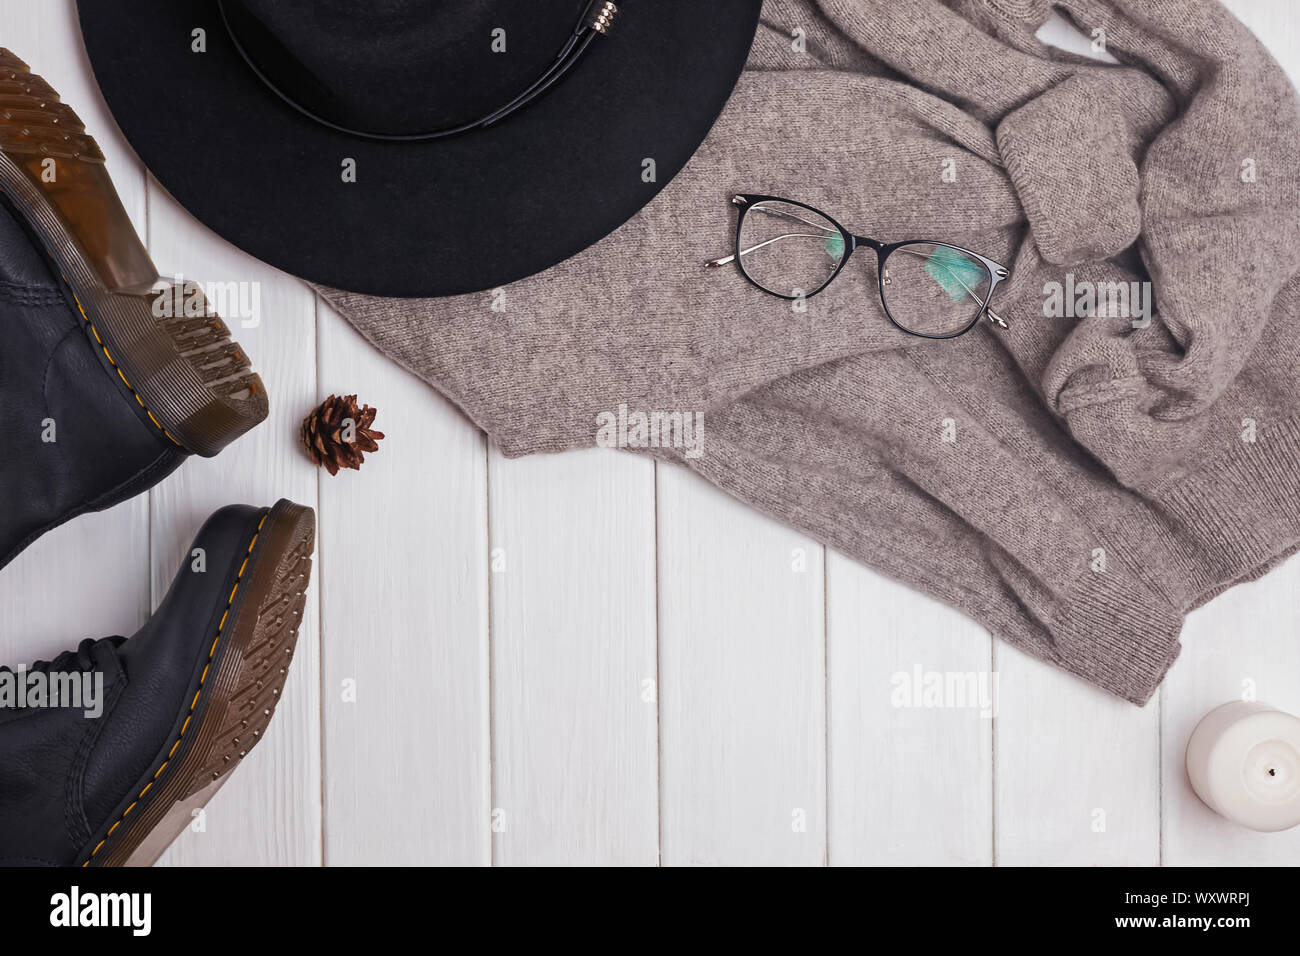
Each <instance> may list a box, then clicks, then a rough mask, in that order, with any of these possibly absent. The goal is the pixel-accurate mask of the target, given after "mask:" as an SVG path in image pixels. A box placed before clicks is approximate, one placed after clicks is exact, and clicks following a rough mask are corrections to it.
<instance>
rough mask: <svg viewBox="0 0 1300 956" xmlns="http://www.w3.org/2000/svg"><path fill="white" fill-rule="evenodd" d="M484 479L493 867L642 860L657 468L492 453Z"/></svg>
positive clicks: (648, 819)
mask: <svg viewBox="0 0 1300 956" xmlns="http://www.w3.org/2000/svg"><path fill="white" fill-rule="evenodd" d="M488 484H489V488H490V498H489V500H490V545H491V557H490V561H491V562H492V567H493V569H494V570H493V572H492V574H491V579H490V580H491V604H492V737H493V768H494V770H493V773H494V781H493V789H494V794H493V808H494V820H493V828H494V833H493V845H494V857H495V861H496V862H497V863H499V864H504V865H518V864H528V865H563V864H602V865H608V864H619V865H653V864H655V863H656V862H657V861H658V848H657V835H658V825H657V814H656V794H657V759H656V716H657V715H656V703H655V699H654V694H653V684H647V683H646V682H647V681H651V682H653V681H654V679H655V605H654V601H655V567H654V464H653V462H650V461H648V460H644V459H640V458H635V457H633V456H631V455H627V454H622V453H618V452H613V451H606V450H595V449H593V450H589V451H581V452H570V453H566V454H564V455H545V456H533V457H530V458H523V459H519V460H514V461H509V460H506V459H505V458H503V457H502V456H501V455H500V454H499V453H498V452H497V451H496V450H493V452H492V455H491V459H490V464H489V479H488ZM648 691H649V692H648Z"/></svg>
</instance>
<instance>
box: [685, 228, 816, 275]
mask: <svg viewBox="0 0 1300 956" xmlns="http://www.w3.org/2000/svg"><path fill="white" fill-rule="evenodd" d="M827 235H830V236H835V235H837V233H827V234H824V235H820V236H811V235H809V234H808V233H806V232H791V233H787V234H786V235H784V236H777V237H776V238H775V239H769V240H767V242H760V243H759V244H758V245H756V246H750V247H749V248H748V249H741V250H740V254H741V256H742V257H743V256H747V255H749V254H750V253H751V252H757V251H758V250H759V249H762V248H763V247H764V246H770V245H771V244H772V243H774V242H780V241H781V240H782V239H823V240H824V239H825V238H826V236H827ZM735 261H736V256H735V254H734V253H733V254H732V255H729V256H727V257H725V258H723V259H712V260H710V261H708V262H706V263H704V268H706V269H717V268H718V267H720V266H725V265H726V264H727V263H728V262H735Z"/></svg>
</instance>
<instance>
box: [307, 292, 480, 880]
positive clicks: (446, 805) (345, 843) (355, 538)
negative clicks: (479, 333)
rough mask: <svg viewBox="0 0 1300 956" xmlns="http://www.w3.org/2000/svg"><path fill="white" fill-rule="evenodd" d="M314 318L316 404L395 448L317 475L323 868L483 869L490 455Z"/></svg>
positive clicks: (458, 423) (360, 346)
mask: <svg viewBox="0 0 1300 956" xmlns="http://www.w3.org/2000/svg"><path fill="white" fill-rule="evenodd" d="M319 307H320V324H319V346H318V349H319V353H320V388H319V392H320V397H321V398H322V399H323V398H324V397H325V396H326V395H329V394H330V393H335V394H352V393H356V394H358V395H359V400H360V401H361V402H363V403H366V404H370V405H372V406H373V407H375V408H377V409H378V410H379V414H378V416H377V419H376V422H375V427H376V428H378V429H379V430H380V431H382V432H383V433H384V434H385V436H387V437H385V439H384V440H383V441H382V442H381V443H380V450H379V452H378V453H376V454H373V455H369V456H368V457H367V458H366V461H365V463H364V465H363V466H362V470H361V471H359V472H352V471H343V472H340V473H339V474H338V475H337V476H334V477H330V475H329V474H328V473H326V472H321V476H320V477H321V512H322V515H323V521H322V528H321V552H322V555H323V561H322V567H321V570H320V582H321V592H320V593H321V598H322V617H323V620H324V630H323V633H322V642H323V666H324V681H323V684H322V687H323V692H324V699H323V705H324V722H325V726H324V741H325V862H326V863H327V864H328V865H372V866H373V865H389V866H393V865H411V866H414V865H429V864H434V865H458V866H460V865H482V864H487V863H490V862H491V830H490V820H489V809H490V796H491V795H490V786H491V779H490V778H491V768H490V766H489V756H490V730H489V714H488V603H487V601H488V598H487V581H488V577H487V569H488V554H487V551H488V549H487V443H486V440H485V438H484V435H483V433H482V432H480V431H479V430H478V429H477V428H475V427H474V426H473V425H472V424H471V423H470V422H469V420H468V419H466V418H465V417H464V416H463V415H462V414H461V413H460V412H459V411H457V410H456V409H455V408H454V407H453V406H452V405H451V404H449V403H448V402H446V401H444V400H443V399H442V398H440V397H439V396H438V395H437V393H435V392H434V390H433V389H431V388H430V387H429V386H428V385H426V384H425V383H424V382H422V381H420V380H419V379H417V378H416V377H415V376H414V375H411V374H410V373H408V372H406V371H403V370H402V369H399V368H396V367H395V366H394V365H393V363H392V362H391V361H390V360H388V359H387V358H385V357H384V356H383V355H381V354H380V353H379V352H378V351H376V350H375V349H374V348H373V347H372V346H371V345H370V344H369V343H367V342H366V341H365V340H364V339H363V338H362V337H361V336H360V335H359V334H358V333H357V332H356V331H355V330H354V329H353V328H352V327H351V326H350V325H348V324H347V323H346V322H345V321H344V320H343V319H342V318H341V317H340V316H339V315H338V314H337V313H336V312H334V311H333V310H332V309H331V308H330V307H329V306H328V305H327V304H325V302H324V301H323V300H322V301H321V302H320V304H319Z"/></svg>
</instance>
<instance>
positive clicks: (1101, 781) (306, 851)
mask: <svg viewBox="0 0 1300 956" xmlns="http://www.w3.org/2000/svg"><path fill="white" fill-rule="evenodd" d="M1230 6H1231V7H1232V8H1233V9H1234V10H1235V11H1236V12H1237V14H1238V15H1239V16H1241V17H1243V18H1244V19H1246V20H1247V21H1248V22H1249V23H1250V24H1251V25H1252V27H1253V28H1254V29H1255V30H1256V31H1257V32H1258V33H1259V35H1260V36H1261V37H1263V39H1264V41H1265V42H1266V43H1267V44H1268V45H1269V46H1270V47H1271V48H1272V50H1273V51H1274V53H1275V55H1277V56H1278V57H1279V58H1280V59H1282V61H1283V62H1284V64H1285V65H1286V66H1287V67H1288V69H1289V70H1290V71H1291V74H1292V76H1293V77H1295V78H1300V21H1298V19H1297V18H1300V10H1296V9H1295V7H1296V4H1295V3H1294V2H1293V0H1233V2H1231V4H1230ZM0 46H7V47H9V48H10V49H12V50H14V51H15V52H16V53H17V54H18V55H19V56H21V57H23V58H24V59H26V60H27V61H28V62H29V63H31V64H32V66H33V68H34V69H35V70H36V71H37V72H39V73H41V74H43V75H44V76H46V78H47V79H49V81H50V82H51V83H52V84H53V85H54V86H55V88H56V89H58V90H59V91H60V92H61V93H62V94H63V97H64V99H65V100H67V101H69V102H70V103H72V104H73V105H74V107H75V108H76V109H77V111H78V112H79V113H80V114H81V116H82V118H83V119H84V120H85V121H86V122H87V124H88V125H89V126H90V127H91V130H92V132H93V133H94V134H95V135H96V137H97V138H98V139H99V142H100V144H101V145H102V146H103V147H104V150H105V152H106V153H108V154H109V165H110V169H111V171H112V173H113V175H114V178H115V180H116V182H117V184H118V188H119V190H120V192H121V193H122V196H123V200H124V202H125V204H126V206H127V208H128V209H129V210H130V211H131V212H132V214H133V215H134V217H135V220H136V222H137V224H138V227H139V230H140V232H141V234H142V235H144V236H145V237H147V241H148V245H149V248H150V250H151V251H152V254H153V256H154V259H155V261H156V262H157V264H158V266H159V268H160V270H161V271H162V272H163V273H164V274H174V273H182V274H184V275H185V276H187V277H192V278H198V279H202V280H221V281H231V280H253V281H259V282H260V283H261V293H262V315H263V321H262V323H261V325H260V327H258V328H255V329H241V330H237V332H236V336H237V338H238V339H239V341H240V342H241V343H242V344H243V345H244V346H245V347H246V348H247V350H248V352H249V354H250V355H251V356H252V357H253V360H254V363H255V365H256V367H257V368H258V370H259V371H260V372H261V374H262V376H263V378H264V379H265V381H266V383H267V385H268V386H269V388H270V390H271V396H272V414H271V418H270V420H269V421H268V422H266V423H265V424H264V425H263V426H261V427H260V428H258V429H257V430H256V431H255V432H253V433H252V434H250V435H249V436H247V437H245V438H244V439H243V440H241V441H240V442H239V443H238V444H236V445H235V446H234V447H233V448H231V449H229V450H228V451H227V452H226V453H225V454H223V455H222V456H221V457H220V458H218V459H216V460H213V461H203V460H195V461H191V462H190V463H188V464H186V465H185V466H184V467H183V468H182V469H181V470H180V471H179V472H178V473H177V474H175V475H174V476H172V477H171V478H170V479H168V480H167V481H166V482H164V483H163V484H162V485H160V486H159V487H157V488H156V489H155V490H154V491H153V492H151V493H150V494H148V495H147V496H142V497H140V498H138V499H136V500H135V501H133V502H130V503H129V504H125V505H122V506H120V507H118V508H116V509H114V510H113V511H112V512H110V513H108V514H102V515H96V516H91V517H86V518H82V519H79V520H77V521H75V522H74V523H72V524H70V525H67V526H65V527H63V528H61V529H59V530H58V531H57V532H55V533H53V534H50V535H48V536H46V537H45V538H44V539H42V540H41V541H39V542H38V543H37V544H36V545H35V546H34V547H32V548H31V549H30V550H29V551H28V552H26V553H25V554H24V555H23V556H22V557H21V558H20V559H19V560H18V561H16V562H15V563H14V564H13V565H11V566H10V567H9V568H8V569H7V570H5V571H4V572H3V573H2V574H0V660H3V661H5V662H8V663H11V664H17V663H21V662H26V661H28V660H31V659H35V658H38V657H46V658H48V657H50V656H52V655H53V654H55V653H57V652H58V651H60V650H62V649H64V648H65V647H68V646H72V645H75V643H76V642H77V641H78V640H79V639H80V638H82V637H86V636H101V635H103V634H108V633H123V634H130V633H132V632H133V631H134V630H135V629H136V628H137V627H138V626H139V625H140V624H141V623H142V622H143V621H144V620H145V618H146V616H147V615H148V614H149V611H150V609H151V607H152V605H153V604H154V603H155V602H156V601H157V600H158V599H159V598H160V596H161V594H162V592H163V590H164V589H165V588H166V586H167V584H168V582H169V580H170V579H171V576H172V574H173V572H174V570H175V569H176V567H177V566H178V563H179V561H180V559H181V556H182V553H183V550H184V548H185V547H186V545H187V544H188V542H189V540H190V537H191V535H192V534H193V532H194V531H195V530H196V528H197V527H198V525H199V524H200V522H201V521H202V520H203V518H204V517H206V516H207V514H208V513H209V512H210V511H212V510H214V509H215V508H217V507H219V506H221V505H224V504H227V503H230V502H235V501H246V502H250V503H256V504H269V503H271V502H273V501H274V500H276V499H277V498H279V497H281V496H284V497H288V498H292V499H294V500H296V501H299V502H302V503H306V504H310V505H313V506H315V507H316V508H317V511H318V515H319V518H320V532H321V533H320V550H319V554H318V558H317V565H316V567H317V573H316V576H315V578H314V580H313V585H312V587H313V590H312V592H311V596H312V600H311V603H310V604H309V611H308V614H307V618H306V621H305V624H304V628H303V632H302V637H301V640H300V643H299V652H298V655H297V658H296V660H295V663H294V669H293V672H292V675H291V678H290V681H289V687H288V689H287V691H286V694H285V697H284V700H283V703H282V704H281V707H280V711H279V716H278V718H277V719H276V720H275V721H274V722H273V723H272V725H271V731H270V733H269V734H268V736H267V739H266V741H265V742H264V743H263V744H262V746H261V747H259V748H258V749H257V750H255V751H254V752H253V753H252V754H251V755H250V757H249V759H248V760H247V761H246V764H245V766H244V767H243V768H242V769H241V770H240V771H239V772H238V773H237V774H236V776H235V778H234V780H233V781H232V782H231V784H230V785H229V786H227V787H226V788H225V789H224V790H223V791H222V792H221V793H220V794H219V795H218V797H217V798H216V799H215V800H214V801H213V803H212V804H210V805H209V808H208V813H207V816H206V818H205V821H204V825H205V830H204V832H187V833H185V834H184V835H183V836H182V837H181V838H180V839H179V840H178V841H177V843H176V844H175V845H174V846H173V847H172V849H171V850H170V851H169V852H168V854H167V855H166V856H165V857H164V862H165V863H168V864H182V865H189V864H292V865H315V864H320V863H322V862H323V863H327V864H335V865H338V864H360V863H371V864H375V863H378V864H388V863H391V864H488V863H495V864H576V863H582V864H639V865H654V864H656V863H663V864H673V865H677V864H751V863H752V864H812V865H817V864H824V863H832V864H880V863H901V864H921V863H939V864H970V865H989V864H993V863H996V864H1003V865H1010V864H1064V863H1082V864H1141V865H1147V864H1156V863H1165V864H1175V865H1177V864H1193V863H1211V864H1217V863H1237V864H1281V863H1295V862H1297V861H1298V860H1300V830H1295V831H1292V832H1289V833H1282V834H1271V835H1265V834H1257V833H1252V832H1249V831H1245V830H1242V829H1239V828H1236V827H1234V826H1232V825H1229V824H1228V823H1226V822H1225V821H1223V820H1222V819H1220V818H1218V817H1216V816H1215V815H1214V814H1212V813H1211V812H1210V811H1209V810H1207V809H1205V808H1204V807H1203V806H1202V805H1201V804H1200V803H1199V802H1198V801H1197V799H1196V798H1195V796H1194V795H1193V794H1192V793H1191V791H1190V789H1189V787H1188V784H1187V782H1186V777H1185V774H1184V770H1183V760H1182V751H1183V747H1184V744H1185V741H1186V738H1187V735H1188V733H1189V732H1190V730H1191V728H1192V726H1193V725H1194V724H1195V722H1196V721H1197V719H1199V717H1200V716H1201V715H1202V714H1204V713H1205V712H1206V711H1208V710H1209V709H1211V708H1212V707H1213V706H1215V705H1217V704H1220V703H1222V702H1224V701H1227V700H1230V699H1233V698H1236V697H1238V696H1240V695H1241V693H1242V691H1243V687H1248V686H1254V687H1256V688H1257V693H1258V696H1259V697H1260V699H1263V700H1268V701H1271V702H1273V703H1275V704H1277V705H1279V706H1282V707H1283V708H1284V709H1288V710H1290V711H1292V712H1300V639H1298V636H1300V560H1292V561H1291V562H1289V563H1288V564H1286V565H1285V566H1283V567H1281V568H1280V569H1278V570H1276V571H1274V572H1273V573H1272V574H1270V575H1269V576H1268V577H1266V578H1265V579H1263V580H1262V581H1259V582H1257V583H1253V584H1247V585H1244V586H1241V587H1238V588H1235V589H1233V590H1231V591H1230V592H1228V593H1227V594H1226V595H1224V596H1223V597H1221V598H1219V599H1218V600H1216V601H1215V602H1213V603H1212V604H1211V605H1209V606H1208V607H1206V608H1204V609H1202V610H1200V611H1198V612H1196V613H1195V614H1193V615H1192V617H1191V618H1190V620H1189V622H1188V625H1187V627H1186V630H1185V631H1184V635H1183V640H1184V644H1185V649H1184V651H1183V654H1182V658H1181V659H1180V660H1179V662H1178V663H1177V665H1176V666H1175V668H1174V670H1173V672H1172V674H1171V675H1170V677H1169V679H1168V680H1167V681H1166V683H1165V685H1164V687H1163V688H1162V690H1161V692H1160V694H1159V696H1158V698H1157V699H1156V700H1154V701H1153V702H1152V703H1151V704H1150V705H1149V706H1147V707H1146V708H1144V709H1141V710H1139V709H1138V708H1136V707H1133V706H1132V705H1131V704H1127V703H1124V702H1122V701H1119V700H1116V699H1113V698H1110V697H1108V696H1106V695H1104V694H1103V693H1101V692H1099V691H1095V690H1093V689H1091V688H1090V687H1088V686H1086V685H1084V684H1082V683H1080V682H1078V681H1076V680H1075V679H1073V678H1071V677H1068V676H1066V675H1065V674H1063V673H1061V672H1059V671H1056V670H1052V669H1050V668H1048V667H1047V666H1045V665H1042V664H1039V663H1037V662H1036V661H1033V660H1030V659H1028V658H1026V657H1024V656H1022V655H1021V654H1019V653H1017V652H1015V651H1013V650H1011V649H1010V648H1008V647H1006V646H1004V645H1002V644H999V643H997V642H996V641H995V640H994V639H993V638H992V637H991V636H990V635H989V634H988V633H987V632H985V631H984V630H982V629H981V628H980V627H978V626H976V625H975V624H973V623H972V622H971V621H969V620H967V619H965V618H963V617H961V616H959V615H958V614H956V613H954V612H952V611H949V610H947V609H946V608H944V607H941V606H939V605H936V604H934V603H932V602H931V601H929V600H927V599H925V598H923V597H920V596H918V595H916V594H914V593H912V592H911V591H908V590H907V589H905V588H903V587H901V586H899V585H896V584H894V583H892V582H890V581H887V580H884V579H882V578H881V577H879V576H877V575H876V574H873V573H872V572H870V571H867V570H865V569H864V568H862V567H860V566H858V565H856V564H855V563H853V562H852V561H850V560H848V559H846V558H844V557H842V556H840V555H838V554H836V553H834V552H832V551H827V550H825V549H823V548H822V547H821V546H819V545H818V544H816V543H815V542H813V541H811V540H809V539H807V538H804V537H802V536H800V535H798V534H796V533H794V532H793V531H790V530H788V529H786V528H784V527H781V526H779V525H777V524H774V523H773V522H771V521H768V520H766V519H764V518H762V517H760V516H758V515H757V514H755V513H753V512H751V511H749V510H747V509H746V508H745V507H743V506H742V505H740V504H738V503H736V502H734V501H732V500H730V499H728V498H726V497H724V496H723V495H722V494H720V493H719V492H717V491H715V490H713V489H712V488H710V487H708V486H706V485H705V484H703V483H702V482H700V481H699V480H697V479H695V478H693V477H691V476H689V475H687V474H686V473H684V472H682V471H680V470H678V469H677V468H675V467H669V466H664V465H660V466H656V465H655V464H654V463H652V462H650V461H648V460H644V459H641V458H637V457H633V456H631V455H627V454H622V453H618V452H598V451H592V452H589V453H576V454H566V455H559V456H549V457H539V458H534V459H524V460H519V461H507V460H505V459H503V458H502V457H501V456H500V455H499V454H498V453H497V452H496V451H494V450H493V449H491V448H490V447H489V446H488V445H487V443H486V441H485V440H484V437H483V435H482V434H481V433H479V432H478V431H476V430H475V429H474V428H473V427H472V426H471V425H470V424H469V423H468V422H467V421H466V420H465V419H464V418H462V417H461V416H460V415H459V413H457V412H456V411H455V410H454V409H453V408H452V407H451V406H450V405H448V404H447V403H446V402H444V401H442V400H441V399H440V398H439V397H438V396H437V395H436V394H435V393H434V392H433V391H432V390H430V389H429V388H427V387H426V386H424V385H423V384H422V383H420V382H419V381H418V380H416V379H415V378H413V377H411V376H409V375H407V374H406V373H404V372H402V371H400V370H399V369H397V368H396V367H395V366H393V365H392V364H390V363H389V362H387V361H386V360H385V359H383V358H382V357H381V356H380V355H378V354H377V353H376V352H375V351H373V350H372V349H371V348H370V347H369V346H368V345H367V344H365V343H364V342H363V341H362V340H361V339H360V338H359V337H358V336H357V335H356V334H355V333H354V332H352V331H351V329H350V328H349V327H348V326H347V325H346V324H345V323H344V322H343V321H342V320H340V318H339V317H338V316H337V315H335V314H334V313H332V312H331V311H330V309H329V308H328V307H327V306H326V305H325V304H324V303H323V302H321V301H320V300H319V299H318V298H317V297H316V296H315V295H314V294H313V293H312V292H311V291H310V290H309V289H308V288H307V287H306V286H305V285H303V284H302V283H300V282H298V281H296V280H295V279H292V278H290V277H288V276H285V275H284V274H282V273H279V272H277V271H275V270H274V269H271V268H269V267H267V266H265V265H263V264H261V263H259V262H257V261H254V260H253V259H251V258H249V257H248V256H246V255H244V254H243V253H241V252H239V251H237V250H236V249H234V248H232V247H230V246H229V245H227V244H225V243H224V242H222V241H221V240H219V239H218V238H216V237H215V236H213V235H212V234H211V233H209V232H208V231H207V230H206V229H204V228H203V227H202V226H200V225H199V224H197V223H196V222H195V221H194V220H193V219H191V218H190V217H189V216H188V215H187V214H186V213H185V212H184V211H183V210H182V209H180V208H179V207H178V206H177V205H176V204H175V203H174V202H173V201H172V200H171V199H170V198H169V197H168V196H167V195H166V194H165V193H164V192H163V191H162V190H161V189H160V188H159V187H158V185H157V184H156V183H154V182H152V181H151V180H150V179H149V178H148V177H147V176H146V174H145V172H144V170H143V168H142V167H141V165H140V163H139V162H138V161H137V160H136V159H135V158H134V155H133V153H132V152H131V151H130V149H129V148H128V147H127V146H126V144H125V142H124V141H123V139H122V138H121V136H120V134H118V133H117V131H116V127H115V126H114V124H113V122H112V120H111V119H110V117H109V116H108V115H107V112H106V110H105V108H104V106H103V104H102V101H101V100H100V98H99V95H98V93H97V91H96V90H95V87H94V84H93V81H92V79H91V76H90V73H89V68H88V66H87V64H86V63H85V60H84V56H83V54H82V52H81V47H80V39H79V36H78V32H77V27H76V21H75V15H74V11H73V4H72V2H71V0H38V2H33V0H0ZM330 392H349V393H350V392H357V393H359V394H360V396H361V398H362V400H363V401H366V402H368V403H370V404H372V405H374V406H376V407H378V408H379V410H380V413H379V419H378V422H377V427H378V428H380V429H381V430H383V431H384V432H386V433H387V434H388V438H387V440H386V441H385V442H384V443H383V445H382V449H381V451H380V452H379V453H378V454H377V455H375V456H373V457H372V458H371V459H370V460H368V461H367V463H366V465H365V467H364V469H363V470H362V471H361V472H360V473H350V472H349V473H344V474H341V475H339V476H338V477H335V478H331V477H330V476H329V475H328V474H326V473H325V472H323V471H317V469H315V468H314V467H313V466H312V465H311V464H310V463H309V462H308V461H307V459H306V458H305V456H304V455H303V454H302V453H300V451H299V450H298V448H297V446H296V437H295V436H296V429H297V425H298V422H299V421H300V419H301V418H302V416H303V415H304V414H305V413H306V412H307V411H308V410H309V409H310V408H311V407H312V406H313V405H314V404H315V403H316V402H317V401H318V400H319V399H320V398H321V397H323V396H325V395H326V394H328V393H330ZM917 668H919V669H921V670H922V671H946V672H977V673H983V674H987V673H988V672H990V671H993V672H996V674H997V675H998V680H999V689H1000V694H999V699H998V710H997V713H996V716H995V717H993V718H988V717H983V716H981V715H980V713H979V711H978V710H977V709H970V708H966V709H924V708H915V709H909V708H899V707H895V706H893V705H892V704H891V693H892V692H893V690H894V685H893V684H892V683H891V678H892V676H893V675H894V674H896V673H899V672H905V673H908V674H910V673H912V672H913V670H914V669H917ZM353 682H354V683H353ZM1247 682H1249V683H1247ZM345 686H354V687H355V702H347V701H345V700H344V689H345Z"/></svg>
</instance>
